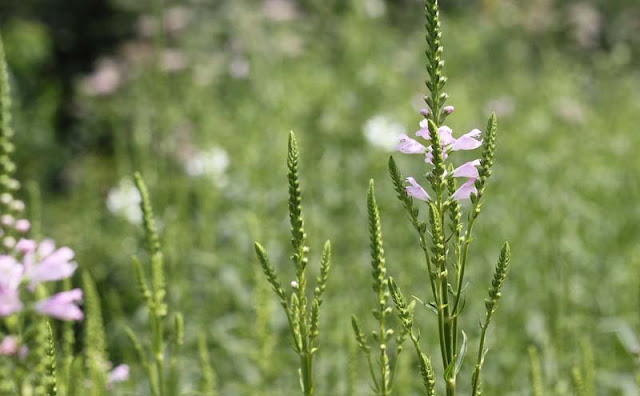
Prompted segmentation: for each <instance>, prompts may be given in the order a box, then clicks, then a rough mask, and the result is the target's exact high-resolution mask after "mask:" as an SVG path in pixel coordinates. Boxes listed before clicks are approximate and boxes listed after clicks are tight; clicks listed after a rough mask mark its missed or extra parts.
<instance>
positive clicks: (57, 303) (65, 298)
mask: <svg viewBox="0 0 640 396" xmlns="http://www.w3.org/2000/svg"><path fill="white" fill-rule="evenodd" d="M81 301H82V290H80V289H72V290H69V291H64V292H60V293H57V294H54V295H53V296H51V297H49V298H47V299H46V300H42V301H39V302H38V303H36V305H35V309H36V311H38V312H40V313H41V314H44V315H47V316H51V317H52V318H56V319H61V320H82V319H83V318H84V315H83V314H82V311H81V310H80V308H79V307H78V305H77V304H79V303H80V302H81Z"/></svg>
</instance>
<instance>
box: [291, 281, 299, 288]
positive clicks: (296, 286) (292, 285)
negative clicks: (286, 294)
mask: <svg viewBox="0 0 640 396" xmlns="http://www.w3.org/2000/svg"><path fill="white" fill-rule="evenodd" d="M291 287H292V288H294V289H297V288H298V282H296V281H291Z"/></svg>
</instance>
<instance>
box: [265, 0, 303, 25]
mask: <svg viewBox="0 0 640 396" xmlns="http://www.w3.org/2000/svg"><path fill="white" fill-rule="evenodd" d="M263 9H264V15H265V16H266V17H267V18H269V19H271V20H272V21H276V22H285V21H290V20H292V19H295V18H296V17H297V16H298V10H296V7H295V4H294V3H293V2H292V1H289V0H265V1H264V5H263Z"/></svg>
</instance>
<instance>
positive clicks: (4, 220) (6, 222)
mask: <svg viewBox="0 0 640 396" xmlns="http://www.w3.org/2000/svg"><path fill="white" fill-rule="evenodd" d="M14 221H15V219H14V218H13V216H11V215H3V216H2V217H0V224H2V225H3V226H5V227H11V226H12V225H13V223H14Z"/></svg>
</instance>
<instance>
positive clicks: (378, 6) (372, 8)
mask: <svg viewBox="0 0 640 396" xmlns="http://www.w3.org/2000/svg"><path fill="white" fill-rule="evenodd" d="M364 10H365V12H366V13H367V15H368V16H369V17H370V18H379V17H381V16H383V15H384V14H385V12H387V6H386V5H385V4H384V1H382V0H365V1H364Z"/></svg>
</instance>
